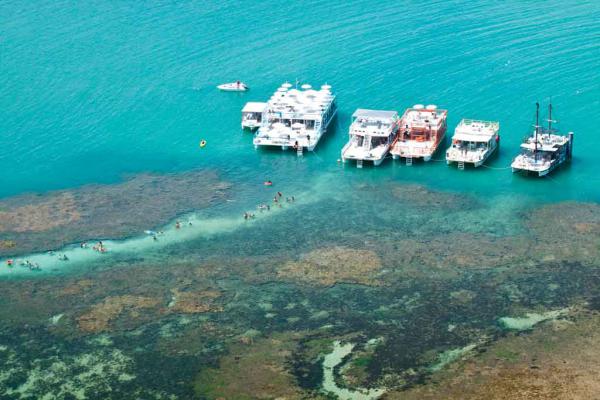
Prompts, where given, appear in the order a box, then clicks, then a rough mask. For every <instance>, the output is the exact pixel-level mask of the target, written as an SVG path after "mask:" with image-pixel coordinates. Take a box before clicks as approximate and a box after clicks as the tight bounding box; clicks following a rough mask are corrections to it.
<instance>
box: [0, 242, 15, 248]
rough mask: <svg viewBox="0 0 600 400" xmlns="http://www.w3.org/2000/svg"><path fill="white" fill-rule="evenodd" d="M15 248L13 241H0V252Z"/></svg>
mask: <svg viewBox="0 0 600 400" xmlns="http://www.w3.org/2000/svg"><path fill="white" fill-rule="evenodd" d="M15 247H17V243H16V242H15V241H14V240H0V250H8V249H13V248H15Z"/></svg>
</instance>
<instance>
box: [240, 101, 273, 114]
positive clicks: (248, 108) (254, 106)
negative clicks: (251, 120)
mask: <svg viewBox="0 0 600 400" xmlns="http://www.w3.org/2000/svg"><path fill="white" fill-rule="evenodd" d="M265 108H267V103H259V102H256V101H250V102H248V103H246V105H245V106H244V108H243V109H242V112H263V111H265Z"/></svg>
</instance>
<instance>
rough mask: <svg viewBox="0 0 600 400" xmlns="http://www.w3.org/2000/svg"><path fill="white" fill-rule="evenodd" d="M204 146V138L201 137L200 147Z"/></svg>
mask: <svg viewBox="0 0 600 400" xmlns="http://www.w3.org/2000/svg"><path fill="white" fill-rule="evenodd" d="M204 146H206V140H204V139H202V140H201V141H200V148H202V147H204Z"/></svg>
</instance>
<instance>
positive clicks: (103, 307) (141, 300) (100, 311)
mask: <svg viewBox="0 0 600 400" xmlns="http://www.w3.org/2000/svg"><path fill="white" fill-rule="evenodd" d="M159 303H160V302H159V300H157V299H153V298H150V297H142V296H131V295H123V296H113V297H107V298H106V299H104V301H103V302H102V303H99V304H96V305H94V306H93V307H92V308H91V309H90V310H89V311H88V312H86V313H85V314H83V315H81V316H79V318H77V323H78V326H79V329H81V330H82V331H83V332H86V333H98V332H105V331H108V330H109V329H110V324H111V322H112V321H114V320H115V319H116V318H118V317H120V316H122V315H123V314H126V318H127V319H128V320H129V321H132V320H136V319H140V316H141V315H140V314H141V313H144V312H145V309H148V308H155V307H156V306H157V305H158V304H159Z"/></svg>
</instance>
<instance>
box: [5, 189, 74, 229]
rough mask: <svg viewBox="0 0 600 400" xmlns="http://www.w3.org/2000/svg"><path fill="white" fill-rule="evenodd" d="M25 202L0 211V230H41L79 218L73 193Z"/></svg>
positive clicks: (72, 221)
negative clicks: (31, 202) (30, 202)
mask: <svg viewBox="0 0 600 400" xmlns="http://www.w3.org/2000/svg"><path fill="white" fill-rule="evenodd" d="M36 200H38V201H36V202H34V203H33V204H26V205H23V206H18V207H14V208H11V209H9V211H0V231H9V232H41V231H46V230H48V229H52V228H56V227H59V226H64V225H68V224H71V223H74V222H76V221H78V220H79V218H81V214H80V213H79V211H78V207H77V204H76V202H75V198H74V196H73V194H71V193H68V192H62V193H57V194H56V195H54V196H49V197H41V198H38V199H36Z"/></svg>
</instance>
